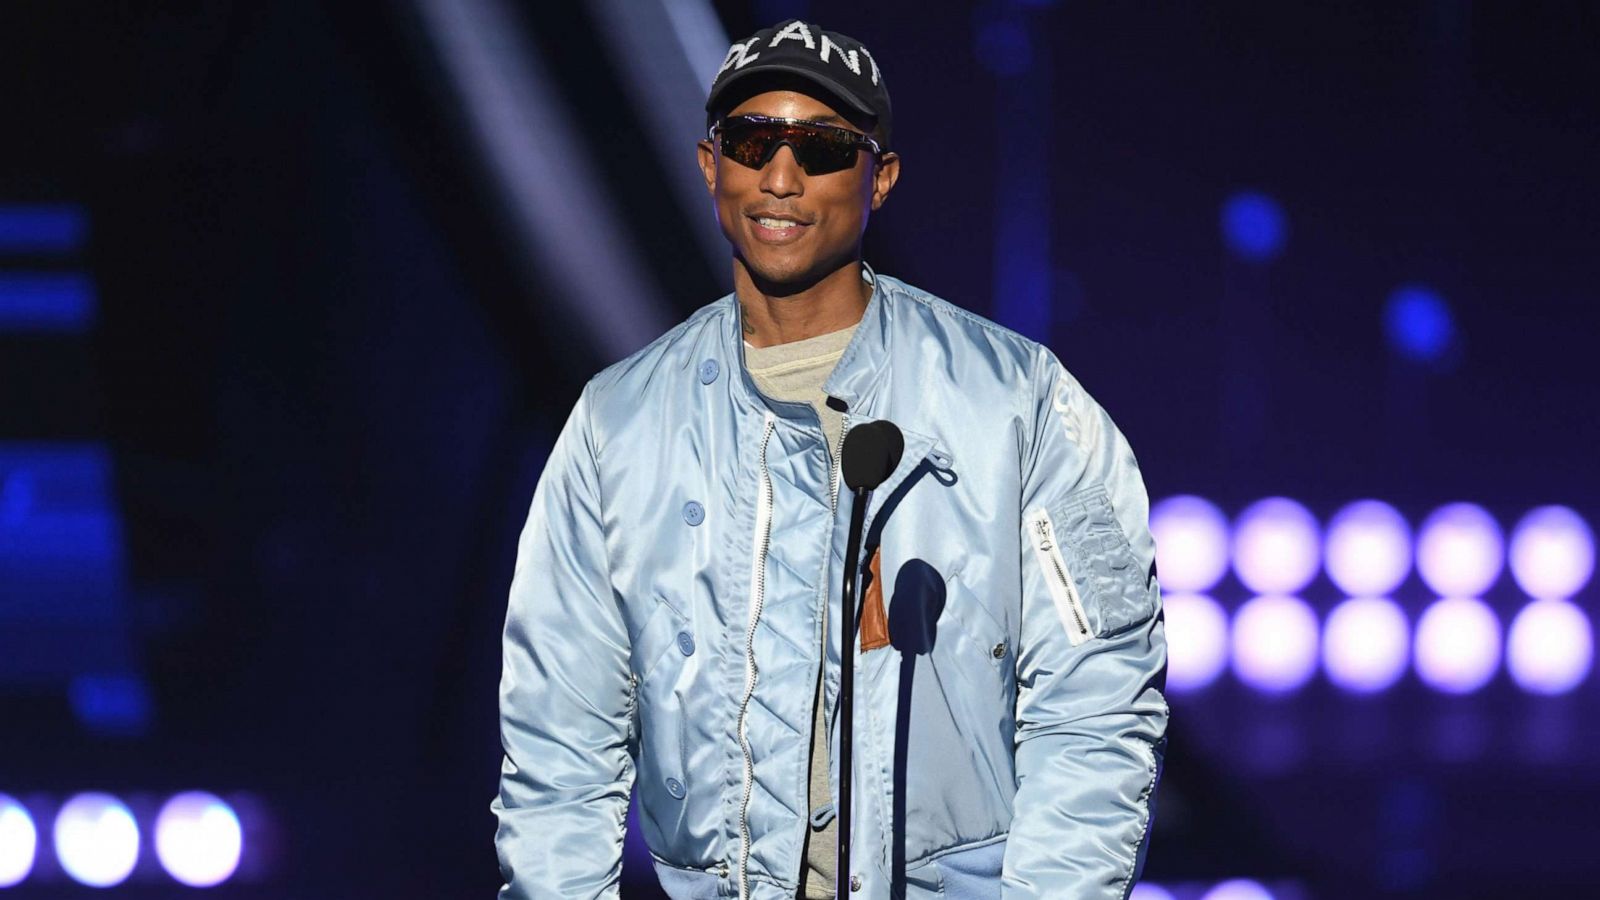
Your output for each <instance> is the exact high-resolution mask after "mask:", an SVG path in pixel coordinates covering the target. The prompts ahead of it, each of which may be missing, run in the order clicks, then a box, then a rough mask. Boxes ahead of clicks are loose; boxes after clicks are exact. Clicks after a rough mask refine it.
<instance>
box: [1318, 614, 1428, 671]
mask: <svg viewBox="0 0 1600 900" xmlns="http://www.w3.org/2000/svg"><path fill="white" fill-rule="evenodd" d="M1410 655H1411V634H1410V626H1409V625H1408V624H1407V623H1406V616H1405V613H1403V612H1401V610H1400V607H1399V606H1397V605H1396V604H1395V603H1394V601H1392V600H1388V599H1385V598H1382V597H1357V598H1353V599H1350V600H1346V601H1344V602H1343V603H1341V604H1339V605H1338V606H1336V607H1334V609H1333V612H1332V613H1330V614H1329V615H1328V624H1327V627H1326V629H1325V630H1324V632H1323V638H1322V666H1323V669H1324V670H1325V671H1326V672H1327V673H1328V680H1330V681H1332V682H1333V683H1334V684H1336V685H1338V686H1339V687H1341V688H1343V689H1344V690H1346V691H1349V692H1351V693H1355V694H1371V693H1376V692H1378V691H1381V690H1383V689H1385V688H1387V687H1390V686H1391V685H1393V684H1394V683H1395V682H1396V681H1399V680H1400V676H1401V675H1403V674H1405V671H1406V663H1407V662H1408V661H1409V658H1410Z"/></svg>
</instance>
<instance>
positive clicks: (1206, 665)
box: [1162, 594, 1228, 693]
mask: <svg viewBox="0 0 1600 900" xmlns="http://www.w3.org/2000/svg"><path fill="white" fill-rule="evenodd" d="M1162 604H1163V606H1164V607H1165V615H1166V622H1167V688H1168V689H1169V690H1171V691H1173V692H1175V693H1188V692H1190V691H1198V690H1200V689H1201V688H1204V687H1207V686H1208V685H1210V684H1211V683H1212V682H1213V681H1216V680H1217V676H1218V675H1221V674H1222V670H1223V669H1224V668H1226V667H1227V665H1228V616H1227V613H1224V612H1223V611H1222V607H1221V606H1219V605H1218V604H1217V601H1215V600H1212V599H1211V598H1210V597H1207V596H1205V595H1204V594H1173V595H1172V596H1170V597H1164V598H1162Z"/></svg>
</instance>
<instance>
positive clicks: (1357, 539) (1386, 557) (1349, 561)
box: [1323, 500, 1411, 597]
mask: <svg viewBox="0 0 1600 900" xmlns="http://www.w3.org/2000/svg"><path fill="white" fill-rule="evenodd" d="M1323 556H1324V558H1325V560H1326V562H1325V563H1324V565H1325V566H1326V568H1327V570H1328V577H1329V578H1330V579H1332V580H1333V583H1334V584H1336V585H1338V586H1339V588H1340V589H1341V590H1343V591H1344V592H1345V593H1346V594H1348V595H1349V596H1352V597H1379V596H1384V595H1386V594H1389V593H1392V592H1393V591H1394V589H1395V588H1397V587H1399V586H1400V582H1402V581H1404V580H1405V578H1406V573H1407V572H1409V571H1410V570H1411V528H1410V527H1409V526H1408V525H1406V520H1405V518H1404V517H1402V516H1401V515H1400V513H1399V512H1397V511H1396V510H1395V508H1394V507H1392V506H1390V505H1389V504H1387V503H1384V502H1382V501H1379V500H1357V501H1356V502H1354V503H1351V504H1350V505H1348V506H1346V507H1345V508H1344V509H1341V510H1339V511H1338V512H1337V513H1335V514H1334V516H1333V518H1332V519H1330V520H1329V521H1328V536H1327V541H1326V543H1325V544H1324V551H1323Z"/></svg>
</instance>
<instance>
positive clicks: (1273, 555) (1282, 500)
mask: <svg viewBox="0 0 1600 900" xmlns="http://www.w3.org/2000/svg"><path fill="white" fill-rule="evenodd" d="M1321 547H1322V540H1321V537H1320V536H1319V535H1318V533H1317V520H1316V519H1315V518H1314V517H1313V516H1312V515H1311V513H1310V511H1309V510H1307V509H1306V508H1305V507H1304V506H1301V505H1300V504H1299V503H1296V502H1295V501H1293V500H1290V499H1288V498H1287V497H1268V498H1266V499H1265V500H1258V501H1256V502H1255V503H1252V504H1251V505H1250V506H1248V507H1246V508H1245V510H1244V511H1243V512H1241V513H1240V514H1239V518H1238V521H1237V522H1236V523H1235V525H1234V530H1233V570H1234V571H1235V572H1236V573H1238V575H1239V580H1240V581H1243V582H1244V583H1245V586H1246V587H1248V588H1250V590H1252V591H1254V592H1256V593H1258V594H1293V593H1295V592H1296V591H1299V590H1300V589H1301V588H1304V587H1305V586H1306V585H1307V584H1309V583H1311V579H1313V578H1315V577H1316V575H1317V567H1318V566H1319V565H1320V564H1321V562H1322V560H1321Z"/></svg>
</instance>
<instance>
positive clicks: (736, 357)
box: [722, 262, 895, 423]
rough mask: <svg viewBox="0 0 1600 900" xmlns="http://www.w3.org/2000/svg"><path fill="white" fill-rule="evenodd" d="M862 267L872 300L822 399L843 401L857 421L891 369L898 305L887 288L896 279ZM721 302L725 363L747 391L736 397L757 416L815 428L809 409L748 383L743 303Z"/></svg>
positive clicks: (732, 298)
mask: <svg viewBox="0 0 1600 900" xmlns="http://www.w3.org/2000/svg"><path fill="white" fill-rule="evenodd" d="M861 266H862V269H863V271H864V272H865V274H866V276H867V277H869V278H870V279H871V281H872V296H871V297H870V298H868V300H867V307H866V309H865V310H863V311H862V313H861V321H860V323H859V324H857V325H856V331H855V334H853V335H852V336H851V337H850V343H849V344H847V345H845V348H844V355H842V356H840V357H839V361H838V362H837V363H835V364H834V367H833V372H832V374H830V375H829V376H828V380H827V381H826V382H824V383H823V386H822V390H823V393H825V394H827V395H828V396H829V397H835V398H837V399H839V400H842V401H844V403H845V405H846V407H847V410H848V412H850V413H852V414H856V415H859V414H860V410H861V409H862V408H863V407H864V406H865V405H866V403H867V401H868V400H869V399H870V398H871V395H872V393H873V390H874V388H876V386H877V385H878V383H879V381H880V378H879V375H880V374H881V373H882V371H883V369H884V367H885V366H887V365H888V363H889V350H890V347H889V329H890V325H891V324H892V321H893V318H894V315H893V314H894V305H895V301H894V293H893V287H892V286H891V285H890V284H889V283H888V282H890V281H892V279H888V278H885V277H883V276H880V275H879V274H878V273H877V272H874V271H873V270H872V267H871V266H869V265H867V264H866V263H865V262H863V263H862V264H861ZM722 302H723V304H724V307H725V315H724V316H723V317H722V319H723V327H722V340H723V348H724V351H725V353H726V356H725V358H726V359H729V360H731V361H735V365H734V368H737V369H738V380H737V383H738V384H740V385H742V386H743V390H736V391H735V393H737V394H739V395H741V399H742V400H743V401H744V402H745V403H748V404H749V405H750V406H751V407H753V408H754V409H756V410H757V411H758V412H759V411H763V410H771V411H772V412H773V413H774V414H776V415H777V416H779V417H780V418H785V419H792V420H795V421H797V422H800V423H810V422H813V421H814V419H815V415H816V413H815V411H814V410H812V408H811V406H810V404H807V403H799V402H794V403H791V402H786V401H782V400H773V399H772V398H770V397H767V396H766V395H765V394H762V393H761V391H760V390H758V389H757V388H756V383H755V380H754V379H752V378H751V377H750V371H749V368H748V367H747V366H746V364H745V358H744V325H743V321H742V312H741V310H740V308H739V297H738V295H737V294H728V295H727V296H726V297H724V298H723V301H722Z"/></svg>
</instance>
